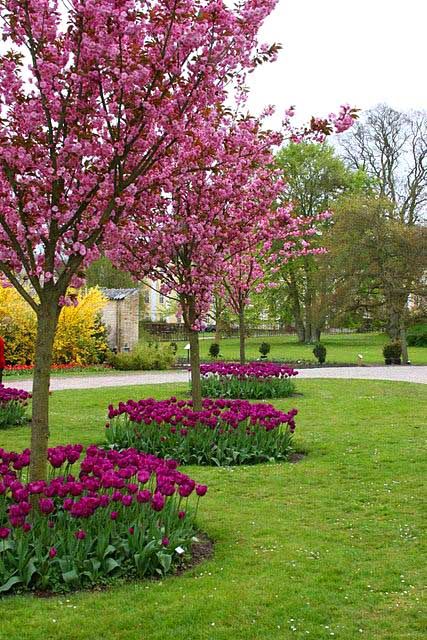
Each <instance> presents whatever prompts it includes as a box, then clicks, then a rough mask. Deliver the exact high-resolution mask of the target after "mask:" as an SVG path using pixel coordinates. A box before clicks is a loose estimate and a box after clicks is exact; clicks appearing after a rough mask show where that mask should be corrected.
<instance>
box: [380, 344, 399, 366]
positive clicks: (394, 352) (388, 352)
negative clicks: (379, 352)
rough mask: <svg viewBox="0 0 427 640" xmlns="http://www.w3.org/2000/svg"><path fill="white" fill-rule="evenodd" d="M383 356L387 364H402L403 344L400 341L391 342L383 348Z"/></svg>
mask: <svg viewBox="0 0 427 640" xmlns="http://www.w3.org/2000/svg"><path fill="white" fill-rule="evenodd" d="M383 356H384V360H385V363H386V364H400V362H401V357H402V346H401V344H400V342H389V344H386V345H385V346H384V348H383Z"/></svg>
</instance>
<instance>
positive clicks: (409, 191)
mask: <svg viewBox="0 0 427 640" xmlns="http://www.w3.org/2000/svg"><path fill="white" fill-rule="evenodd" d="M340 147H341V154H342V156H343V158H344V160H345V161H346V163H347V164H348V165H349V166H350V167H351V168H353V169H363V170H364V171H365V172H366V173H367V174H368V175H369V176H370V177H372V178H374V180H375V182H376V184H377V188H378V195H379V196H384V197H386V198H388V199H389V200H390V201H391V202H392V203H393V205H394V212H393V213H394V216H395V217H396V218H397V219H399V220H400V221H401V222H403V223H404V224H408V225H414V224H416V223H417V222H419V221H420V220H422V219H426V217H427V114H426V112H419V111H413V112H407V113H405V112H400V111H395V110H394V109H392V108H391V107H389V106H387V105H385V104H380V105H378V106H376V107H375V108H373V109H371V110H369V111H367V112H366V113H365V116H364V117H363V118H361V120H360V121H359V122H357V123H356V124H355V125H354V126H353V127H352V129H351V130H350V131H349V132H348V133H347V134H345V135H344V136H340Z"/></svg>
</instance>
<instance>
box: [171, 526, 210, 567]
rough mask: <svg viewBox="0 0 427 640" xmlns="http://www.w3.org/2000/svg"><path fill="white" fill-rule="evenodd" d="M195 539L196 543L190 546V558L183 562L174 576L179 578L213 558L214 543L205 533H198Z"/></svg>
mask: <svg viewBox="0 0 427 640" xmlns="http://www.w3.org/2000/svg"><path fill="white" fill-rule="evenodd" d="M196 537H197V542H193V544H192V545H191V557H190V558H188V559H187V560H184V561H183V563H182V564H181V565H180V566H179V567H178V568H177V569H176V571H175V573H174V575H176V576H179V575H181V574H182V573H185V572H186V571H189V570H190V569H192V568H193V567H196V566H197V565H198V564H201V563H202V562H204V561H205V560H209V558H211V557H212V556H213V553H214V543H213V541H212V540H211V539H210V538H209V537H208V536H207V535H206V533H199V534H198V535H197V536H196Z"/></svg>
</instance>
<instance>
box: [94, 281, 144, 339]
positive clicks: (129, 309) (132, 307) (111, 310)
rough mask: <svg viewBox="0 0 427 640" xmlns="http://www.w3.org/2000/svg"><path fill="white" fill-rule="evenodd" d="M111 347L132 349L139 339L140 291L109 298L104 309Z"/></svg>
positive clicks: (104, 318) (103, 315) (103, 318)
mask: <svg viewBox="0 0 427 640" xmlns="http://www.w3.org/2000/svg"><path fill="white" fill-rule="evenodd" d="M102 321H103V322H104V324H105V325H106V326H107V328H108V345H109V347H110V349H117V350H118V351H131V350H132V349H133V347H134V346H135V345H136V344H137V343H138V339H139V292H138V291H136V292H135V293H133V294H130V295H127V296H126V297H125V298H123V299H122V300H109V301H108V303H107V304H106V305H105V307H104V309H103V311H102Z"/></svg>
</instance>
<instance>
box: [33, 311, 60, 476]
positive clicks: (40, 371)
mask: <svg viewBox="0 0 427 640" xmlns="http://www.w3.org/2000/svg"><path fill="white" fill-rule="evenodd" d="M58 315H59V314H58V306H57V304H56V302H55V301H50V302H44V303H41V306H40V308H39V312H38V314H37V320H38V322H37V337H36V346H35V363H34V374H33V398H32V419H31V464H30V480H31V481H32V482H33V481H35V480H46V477H47V445H48V440H49V383H50V367H51V364H52V350H53V341H54V338H55V331H56V326H57V322H58Z"/></svg>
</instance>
